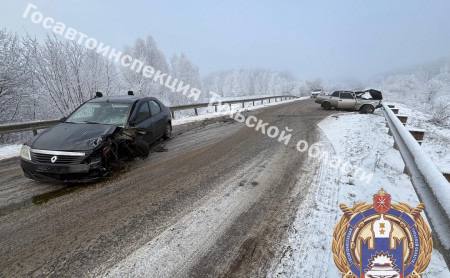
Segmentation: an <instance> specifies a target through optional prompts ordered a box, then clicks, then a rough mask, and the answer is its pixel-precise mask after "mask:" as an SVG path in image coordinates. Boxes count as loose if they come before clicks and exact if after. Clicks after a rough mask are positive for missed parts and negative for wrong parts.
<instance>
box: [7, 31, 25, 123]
mask: <svg viewBox="0 0 450 278" xmlns="http://www.w3.org/2000/svg"><path fill="white" fill-rule="evenodd" d="M30 85H31V80H30V78H29V55H28V53H27V52H26V51H25V49H24V46H23V44H22V42H21V40H20V38H19V37H18V36H17V35H16V34H13V33H10V32H8V31H6V30H0V121H11V120H13V119H14V118H15V117H16V116H17V113H18V111H19V106H20V104H21V102H22V101H23V98H24V97H25V96H26V93H25V91H26V90H27V89H28V87H29V86H30Z"/></svg>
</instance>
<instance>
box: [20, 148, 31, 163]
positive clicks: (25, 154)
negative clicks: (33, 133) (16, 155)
mask: <svg viewBox="0 0 450 278" xmlns="http://www.w3.org/2000/svg"><path fill="white" fill-rule="evenodd" d="M30 152H31V148H30V147H29V146H27V145H23V146H22V149H20V157H21V158H23V159H25V160H30V161H31V153H30Z"/></svg>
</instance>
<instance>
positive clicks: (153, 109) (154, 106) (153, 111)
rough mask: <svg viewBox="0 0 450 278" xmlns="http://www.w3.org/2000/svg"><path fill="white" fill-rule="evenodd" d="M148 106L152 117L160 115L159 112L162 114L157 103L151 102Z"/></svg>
mask: <svg viewBox="0 0 450 278" xmlns="http://www.w3.org/2000/svg"><path fill="white" fill-rule="evenodd" d="M148 104H149V105H150V112H151V115H152V116H153V115H156V114H159V112H161V107H160V106H159V104H158V103H157V102H156V101H154V100H150V101H149V102H148Z"/></svg>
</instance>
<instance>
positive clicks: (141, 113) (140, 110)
mask: <svg viewBox="0 0 450 278" xmlns="http://www.w3.org/2000/svg"><path fill="white" fill-rule="evenodd" d="M133 122H134V126H135V127H136V128H137V129H138V136H139V137H141V138H142V139H144V140H145V141H146V142H148V143H152V142H154V141H155V140H156V139H157V138H156V136H155V130H154V124H153V119H152V117H151V114H150V107H149V105H148V102H147V101H142V102H141V103H139V104H138V106H137V110H136V114H135V117H134V120H133Z"/></svg>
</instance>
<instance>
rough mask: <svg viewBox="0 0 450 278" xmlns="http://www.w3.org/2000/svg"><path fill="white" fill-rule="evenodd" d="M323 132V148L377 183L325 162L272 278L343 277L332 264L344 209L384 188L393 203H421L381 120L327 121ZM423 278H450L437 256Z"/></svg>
mask: <svg viewBox="0 0 450 278" xmlns="http://www.w3.org/2000/svg"><path fill="white" fill-rule="evenodd" d="M319 126H320V128H321V129H322V131H323V134H324V137H323V140H324V141H325V142H324V143H323V145H324V146H328V148H329V150H330V151H331V152H334V153H335V155H337V156H338V157H339V158H341V159H342V160H344V161H349V162H350V163H352V164H354V165H359V166H361V167H362V168H363V169H365V170H367V171H370V172H373V174H374V175H373V179H372V180H371V182H369V183H366V182H362V181H358V180H357V179H354V177H353V174H352V173H351V172H346V171H345V169H344V170H342V169H335V167H332V166H333V165H329V164H328V165H327V163H326V161H325V163H324V162H323V163H322V165H321V167H320V169H319V171H318V173H317V175H316V176H317V178H316V180H315V181H314V182H313V184H312V187H313V188H312V189H311V190H310V191H309V193H308V194H307V196H306V197H305V202H304V203H303V204H302V206H301V207H300V208H299V210H298V214H297V216H296V220H295V222H294V224H293V226H292V227H291V228H290V235H289V238H288V240H287V242H286V243H285V246H284V252H283V254H284V256H283V257H282V258H281V260H279V261H277V262H276V263H275V265H274V267H273V272H272V275H271V276H273V277H312V278H313V277H339V274H338V272H337V269H336V267H335V266H334V263H333V259H332V253H331V240H332V234H333V229H334V225H335V224H336V223H337V221H338V219H339V217H341V215H342V212H341V211H340V210H339V208H338V205H339V204H340V203H345V204H347V205H349V206H350V205H353V204H354V203H355V202H371V200H372V196H373V194H375V193H376V192H377V191H378V190H379V189H380V188H381V187H383V188H384V189H385V190H386V191H387V192H389V193H390V194H391V195H392V199H393V201H394V202H406V203H409V204H411V205H417V204H418V203H419V199H418V197H417V195H416V193H415V191H414V188H413V186H412V184H411V182H410V180H409V177H408V176H407V175H404V174H403V166H404V165H403V162H402V159H401V156H400V154H399V153H398V151H396V150H395V149H393V148H392V145H393V139H392V137H390V136H389V135H388V134H387V128H386V127H385V120H384V117H383V116H381V114H378V115H376V114H375V115H361V114H357V113H342V114H338V115H336V116H331V117H328V118H327V119H325V120H324V121H322V122H321V123H320V124H319ZM329 142H331V144H330V143H329ZM318 231H321V232H320V233H318ZM424 277H433V278H444V277H450V272H449V270H448V268H447V266H446V264H445V261H444V260H443V257H442V255H441V254H440V253H439V252H438V251H437V250H434V254H433V257H432V260H431V264H430V266H429V268H428V269H427V272H426V273H425V275H424Z"/></svg>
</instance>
